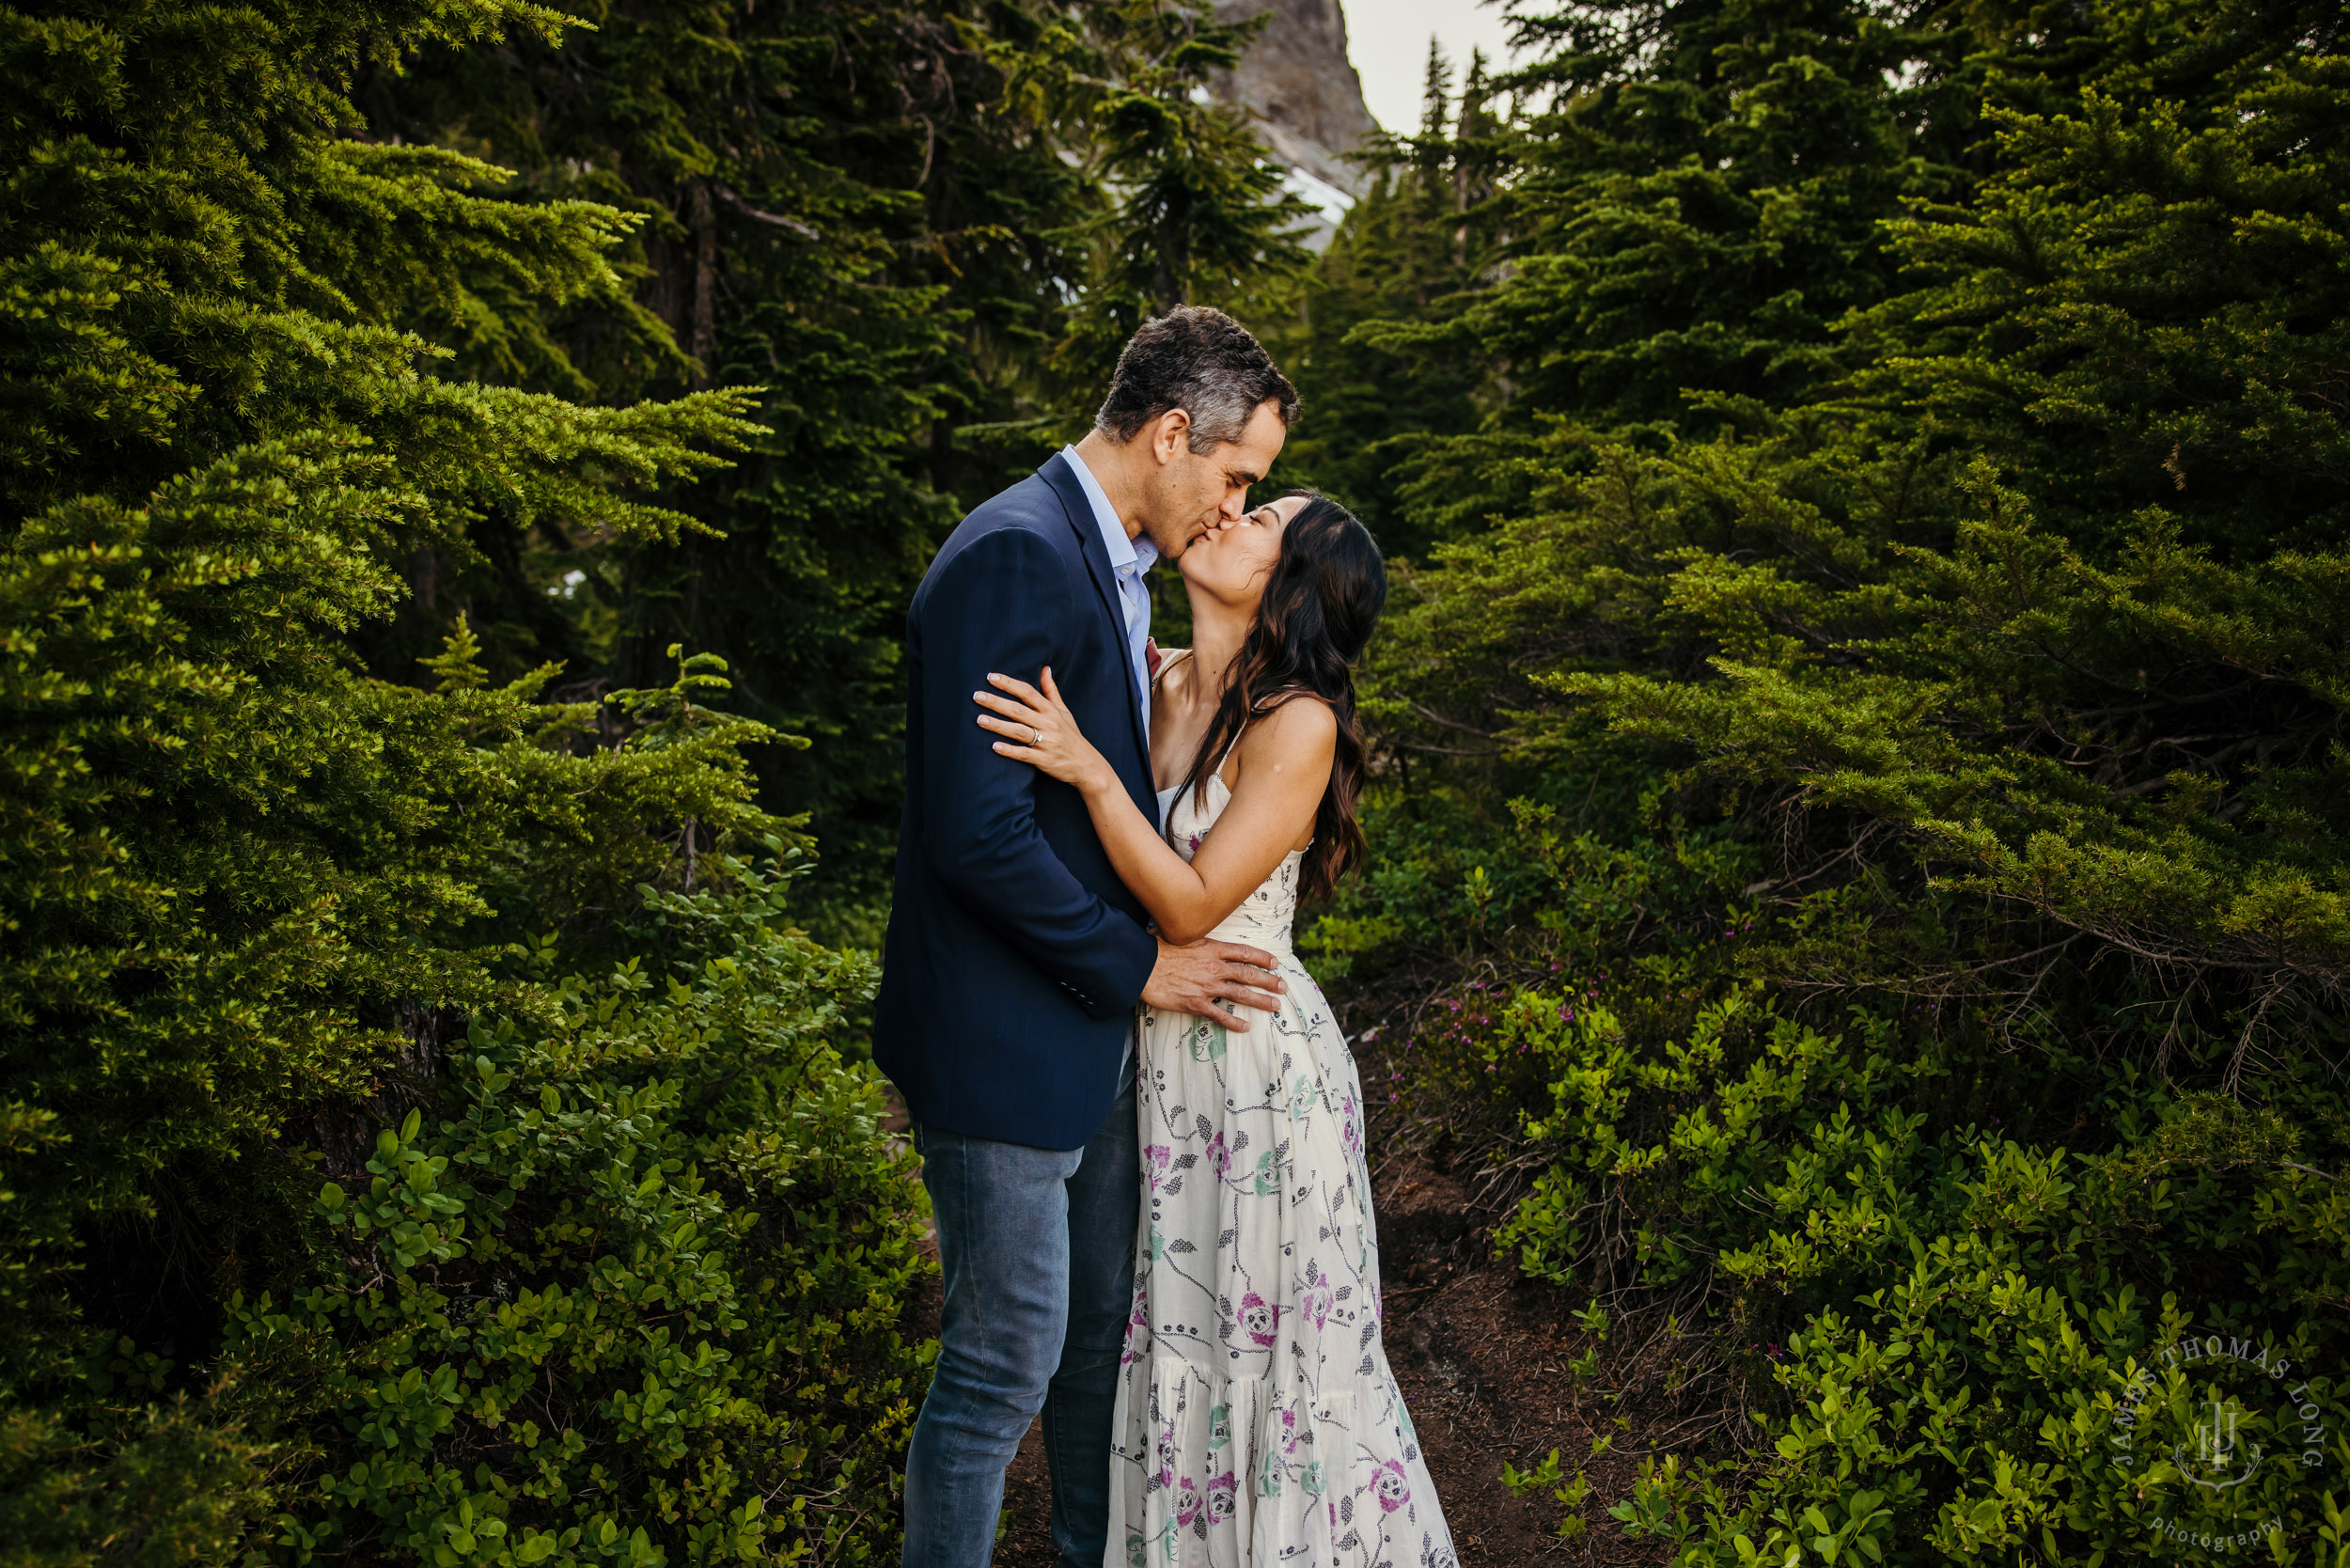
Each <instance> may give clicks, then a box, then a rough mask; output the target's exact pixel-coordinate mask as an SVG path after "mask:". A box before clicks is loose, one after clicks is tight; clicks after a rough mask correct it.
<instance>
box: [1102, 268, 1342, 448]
mask: <svg viewBox="0 0 2350 1568" xmlns="http://www.w3.org/2000/svg"><path fill="white" fill-rule="evenodd" d="M1268 402H1270V403H1272V404H1274V412H1275V413H1276V414H1277V415H1278V416H1280V419H1281V425H1282V428H1283V429H1287V428H1288V427H1289V426H1291V425H1293V424H1295V423H1296V422H1297V388H1295V387H1294V386H1292V385H1291V384H1289V378H1288V377H1287V376H1284V375H1283V374H1281V372H1280V371H1278V370H1277V369H1275V368H1273V356H1272V355H1271V354H1268V353H1265V352H1264V345H1263V344H1261V343H1260V342H1258V341H1257V339H1256V338H1255V337H1253V336H1251V335H1250V333H1249V331H1248V329H1247V328H1246V327H1245V326H1243V325H1241V324H1240V323H1239V322H1238V321H1234V320H1232V318H1230V316H1227V315H1226V314H1224V312H1223V311H1221V310H1212V309H1210V308H1208V307H1207V306H1198V305H1179V306H1176V307H1175V308H1174V309H1172V310H1170V311H1168V312H1167V314H1166V315H1164V316H1161V317H1159V318H1157V319H1156V320H1154V321H1145V322H1143V323H1142V328H1141V330H1140V331H1138V332H1136V334H1135V335H1134V337H1132V338H1130V339H1128V340H1127V343H1126V347H1125V350H1124V352H1122V353H1120V354H1119V356H1118V373H1117V374H1116V375H1114V376H1112V377H1111V378H1110V395H1109V396H1108V397H1106V398H1105V399H1103V400H1102V412H1101V413H1099V414H1096V415H1095V416H1093V428H1094V429H1095V430H1098V431H1101V432H1102V433H1103V434H1104V435H1106V436H1108V437H1109V438H1110V439H1111V440H1113V441H1115V442H1118V443H1119V444H1120V446H1123V445H1124V444H1125V443H1127V442H1129V441H1132V440H1133V439H1134V438H1135V436H1136V434H1137V433H1139V432H1140V431H1141V430H1142V427H1143V426H1145V425H1147V424H1149V423H1151V421H1152V420H1153V419H1156V418H1157V417H1158V416H1160V415H1162V414H1165V413H1167V411H1168V410H1169V409H1176V408H1180V409H1182V410H1183V412H1184V413H1185V414H1188V415H1190V416H1191V436H1190V442H1191V449H1192V450H1193V451H1194V452H1196V453H1199V454H1202V455H1204V454H1206V453H1208V452H1211V451H1214V449H1215V448H1216V447H1221V446H1223V445H1224V444H1226V443H1227V442H1231V441H1238V440H1239V439H1240V438H1241V434H1242V432H1243V431H1246V430H1247V428H1248V419H1249V416H1251V415H1253V414H1255V413H1256V412H1257V410H1258V409H1259V408H1261V407H1262V406H1263V405H1264V404H1266V403H1268Z"/></svg>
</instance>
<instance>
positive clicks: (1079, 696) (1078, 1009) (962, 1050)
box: [873, 455, 1158, 1149]
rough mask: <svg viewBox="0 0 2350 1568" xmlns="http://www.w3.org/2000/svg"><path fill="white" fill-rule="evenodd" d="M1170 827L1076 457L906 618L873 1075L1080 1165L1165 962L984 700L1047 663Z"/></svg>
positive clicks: (1086, 827) (927, 1120)
mask: <svg viewBox="0 0 2350 1568" xmlns="http://www.w3.org/2000/svg"><path fill="white" fill-rule="evenodd" d="M1046 665H1051V666H1053V679H1054V681H1055V682H1057V683H1058V685H1059V688H1060V693H1061V698H1062V699H1063V700H1064V701H1066V702H1067V703H1068V704H1069V707H1070V710H1071V711H1072V712H1073V713H1074V714H1075V715H1076V718H1077V723H1078V724H1079V726H1080V727H1082V728H1083V729H1084V730H1085V733H1086V738H1087V739H1088V740H1089V741H1091V742H1092V743H1093V745H1094V746H1095V747H1096V748H1097V749H1098V750H1100V752H1101V753H1102V755H1103V756H1104V757H1105V758H1107V759H1108V760H1109V762H1110V765H1111V766H1113V767H1114V768H1116V769H1117V770H1118V776H1119V780H1120V782H1121V783H1123V784H1124V785H1125V786H1126V792H1127V793H1128V794H1130V795H1132V796H1133V797H1134V801H1135V804H1136V806H1137V807H1139V808H1141V809H1142V810H1143V812H1144V813H1145V814H1146V815H1152V816H1155V814H1156V812H1157V808H1158V807H1157V797H1156V796H1155V795H1154V794H1153V793H1152V788H1151V746H1150V737H1149V736H1148V735H1147V734H1145V733H1144V729H1143V720H1142V702H1141V698H1140V697H1139V695H1138V693H1137V691H1136V682H1135V673H1134V666H1133V664H1132V662H1131V661H1130V660H1129V658H1128V655H1127V651H1126V635H1125V618H1124V615H1123V613H1122V612H1121V610H1120V605H1119V599H1118V582H1117V579H1116V578H1115V577H1114V576H1113V575H1112V574H1111V571H1110V563H1109V552H1108V551H1107V550H1106V549H1105V547H1104V545H1103V542H1102V531H1101V528H1100V526H1099V525H1097V524H1096V523H1095V522H1094V518H1093V510H1092V508H1091V507H1090V506H1089V505H1088V504H1087V501H1086V495H1085V492H1084V490H1083V489H1082V488H1080V487H1079V485H1078V482H1077V476H1076V475H1075V473H1074V472H1073V471H1072V470H1071V468H1070V466H1069V460H1068V459H1067V458H1066V457H1063V456H1059V455H1056V456H1055V457H1054V458H1053V459H1052V460H1051V461H1050V462H1048V463H1045V465H1044V466H1043V467H1042V468H1041V469H1039V470H1037V473H1036V475H1035V477H1034V478H1026V479H1023V480H1021V481H1020V482H1019V483H1018V484H1016V485H1014V486H1012V487H1011V489H1010V490H1007V491H1005V492H1004V493H1003V494H1000V495H998V496H996V497H995V499H993V500H991V501H989V502H987V503H986V504H985V505H983V506H981V507H980V508H979V510H976V511H974V512H972V513H971V515H970V516H968V517H966V518H964V520H963V523H962V525H961V526H959V527H957V528H956V529H955V531H954V532H953V534H951V535H949V536H948V540H947V542H946V544H945V545H944V546H943V547H942V548H941V549H940V550H939V552H938V557H937V559H935V560H933V561H932V562H931V569H930V571H929V572H925V573H924V574H923V577H922V586H921V587H920V588H917V589H916V590H915V594H914V605H913V608H912V610H911V611H910V612H909V613H908V614H907V617H906V672H907V680H906V804H905V816H904V819H903V821H902V822H901V823H900V825H899V829H898V868H897V890H896V897H895V901H894V902H892V904H891V906H890V912H889V934H888V937H887V939H886V940H885V944H884V946H883V949H882V982H881V998H880V1001H879V1003H878V1005H877V1007H876V1010H875V1016H874V1020H873V1058H874V1060H875V1061H877V1062H878V1063H879V1064H880V1065H881V1069H882V1071H883V1072H885V1073H886V1074H889V1077H890V1080H891V1081H892V1082H893V1083H895V1084H896V1085H897V1086H898V1089H899V1091H900V1092H901V1093H902V1094H903V1095H904V1096H905V1101H906V1108H907V1110H908V1111H910V1112H911V1113H912V1114H913V1116H914V1119H915V1120H916V1121H918V1122H921V1123H922V1124H924V1125H925V1126H929V1127H935V1128H938V1129H940V1130H942V1131H946V1132H951V1133H962V1134H964V1135H966V1136H969V1137H984V1138H992V1139H995V1140H996V1141H997V1142H1002V1143H1023V1144H1027V1145H1030V1146H1032V1147H1035V1148H1040V1149H1075V1148H1078V1147H1080V1146H1081V1145H1083V1144H1084V1143H1085V1141H1086V1140H1087V1139H1088V1138H1089V1137H1092V1136H1093V1134H1094V1132H1095V1130H1096V1129H1097V1128H1099V1127H1100V1126H1101V1124H1102V1119H1103V1117H1104V1116H1105V1115H1106V1114H1107V1113H1108V1111H1109V1106H1110V1102H1111V1100H1112V1099H1113V1098H1114V1097H1115V1095H1116V1093H1117V1091H1118V1087H1119V1085H1118V1081H1117V1080H1118V1073H1119V1066H1120V1062H1121V1061H1122V1060H1123V1059H1124V1057H1125V1052H1126V1043H1127V1035H1128V1031H1129V1030H1131V1029H1132V1028H1133V1027H1134V1010H1135V1004H1136V1002H1137V1001H1139V1000H1140V999H1141V996H1142V988H1143V986H1144V984H1146V983H1147V982H1148V981H1149V980H1150V978H1151V969H1152V964H1154V963H1156V962H1157V958H1158V944H1157V941H1156V940H1155V939H1154V938H1153V937H1152V935H1151V934H1150V933H1149V932H1148V931H1147V930H1145V929H1144V928H1145V925H1146V922H1147V921H1148V919H1149V917H1148V916H1147V915H1146V914H1145V913H1144V911H1143V908H1142V905H1141V904H1140V903H1139V902H1137V901H1136V898H1135V896H1134V895H1133V894H1132V893H1129V892H1128V891H1127V890H1126V887H1125V885H1124V884H1123V883H1121V882H1120V881H1119V880H1118V873H1117V872H1116V871H1114V870H1111V869H1110V861H1109V856H1108V855H1107V854H1106V853H1105V852H1104V850H1103V848H1102V841H1101V839H1099V838H1098V837H1097V836H1096V835H1095V834H1094V831H1093V824H1092V822H1091V821H1090V820H1089V818H1088V817H1087V815H1086V808H1085V801H1084V799H1083V798H1082V797H1081V796H1080V795H1079V794H1078V793H1077V792H1076V791H1075V790H1073V789H1072V788H1071V787H1070V786H1068V785H1066V784H1062V783H1060V782H1058V781H1057V780H1055V779H1051V778H1048V777H1046V776H1044V775H1042V774H1041V773H1039V772H1038V771H1037V770H1036V769H1035V768H1033V767H1030V766H1029V765H1028V764H1027V763H1026V762H1021V761H1015V760H1012V759H1011V758H1008V757H1001V756H998V755H996V753H995V751H994V750H992V749H991V746H992V745H993V744H994V742H995V736H994V735H993V734H991V733H990V732H989V731H987V730H985V729H980V728H979V724H978V722H977V721H978V719H979V712H980V710H979V705H978V704H977V703H975V702H973V701H972V700H971V694H972V693H973V692H976V691H982V690H986V689H988V688H987V674H988V672H989V671H990V670H997V671H1001V672H1002V673H1004V674H1007V675H1017V676H1019V677H1020V678H1021V679H1023V680H1026V681H1031V682H1032V681H1034V680H1036V679H1037V674H1038V671H1039V670H1041V669H1042V667H1043V666H1046Z"/></svg>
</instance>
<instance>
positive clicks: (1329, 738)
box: [1238, 692, 1339, 771]
mask: <svg viewBox="0 0 2350 1568" xmlns="http://www.w3.org/2000/svg"><path fill="white" fill-rule="evenodd" d="M1338 734H1339V716H1338V714H1337V713H1333V712H1332V711H1331V709H1330V704H1329V703H1327V702H1325V701H1324V700H1323V699H1322V698H1319V697H1316V696H1314V695H1313V694H1312V693H1311V692H1293V693H1289V694H1287V695H1285V696H1283V697H1281V698H1277V699H1276V700H1275V701H1274V702H1273V703H1272V705H1271V706H1269V707H1264V708H1261V709H1259V710H1258V713H1257V716H1256V717H1254V718H1252V719H1250V720H1249V721H1248V729H1247V732H1246V734H1244V735H1242V736H1241V744H1240V745H1239V747H1238V750H1239V753H1240V763H1241V767H1242V768H1243V770H1244V771H1245V770H1246V769H1248V768H1250V767H1253V766H1257V765H1259V764H1261V763H1272V764H1274V765H1276V766H1278V765H1280V764H1282V763H1285V762H1290V761H1305V762H1311V761H1317V760H1327V759H1328V757H1329V756H1330V753H1331V751H1332V750H1333V748H1334V747H1335V746H1336V745H1337V743H1338Z"/></svg>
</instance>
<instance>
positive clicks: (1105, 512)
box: [1060, 447, 1159, 736]
mask: <svg viewBox="0 0 2350 1568" xmlns="http://www.w3.org/2000/svg"><path fill="white" fill-rule="evenodd" d="M1060 455H1061V456H1063V457H1065V458H1067V459H1068V460H1069V466H1070V467H1071V468H1073V469H1074V470H1076V474H1077V484H1078V487H1079V488H1080V489H1082V490H1083V491H1084V492H1085V493H1086V499H1087V501H1089V502H1090V503H1091V504H1092V507H1093V522H1094V525H1095V526H1097V527H1099V528H1100V529H1101V530H1102V543H1103V546H1104V547H1105V549H1107V550H1108V551H1109V554H1110V571H1111V572H1114V573H1115V574H1116V575H1117V577H1118V597H1119V602H1120V604H1121V605H1122V606H1123V608H1124V610H1125V612H1126V656H1127V658H1128V660H1129V661H1130V662H1131V663H1132V664H1133V666H1134V671H1135V690H1136V694H1137V695H1138V696H1139V697H1140V698H1142V732H1143V734H1145V735H1146V736H1147V735H1149V734H1150V733H1151V663H1150V660H1149V659H1148V658H1147V657H1146V656H1145V655H1144V653H1143V646H1144V645H1145V644H1146V643H1148V642H1149V641H1150V640H1151V590H1150V589H1149V588H1146V587H1144V586H1143V581H1142V574H1143V573H1144V572H1148V571H1150V570H1151V569H1152V567H1153V566H1156V565H1157V564H1158V560H1159V547H1158V546H1157V545H1155V544H1153V543H1152V542H1151V536H1150V535H1149V534H1144V535H1141V536H1140V537H1138V538H1136V539H1128V538H1127V537H1126V525H1125V524H1123V523H1121V522H1120V521H1119V520H1118V510H1117V509H1116V508H1115V507H1113V506H1111V505H1110V498H1109V493H1108V492H1106V491H1105V490H1104V489H1103V488H1102V481H1101V480H1099V479H1097V478H1094V477H1093V470H1092V469H1090V468H1088V467H1087V466H1086V460H1085V459H1083V458H1081V457H1079V456H1078V455H1077V448H1076V447H1062V448H1061V449H1060Z"/></svg>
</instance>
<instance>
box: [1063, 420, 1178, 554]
mask: <svg viewBox="0 0 2350 1568" xmlns="http://www.w3.org/2000/svg"><path fill="white" fill-rule="evenodd" d="M1060 455H1061V456H1063V457H1065V458H1067V459H1068V460H1069V466H1070V467H1071V468H1073V469H1074V470H1075V471H1076V475H1077V486H1078V488H1079V489H1081V490H1083V491H1084V492H1085V493H1086V501H1087V504H1088V505H1089V506H1091V507H1092V508H1093V523H1094V526H1096V527H1098V528H1100V529H1101V530H1102V543H1103V545H1104V547H1105V548H1106V549H1107V550H1108V551H1109V553H1110V570H1111V571H1113V572H1117V573H1119V574H1120V576H1123V575H1124V574H1125V571H1126V569H1127V568H1128V567H1133V568H1134V569H1136V571H1138V572H1148V571H1150V570H1151V568H1152V567H1153V566H1155V565H1157V564H1158V559H1159V547H1158V546H1157V545H1155V544H1153V543H1152V542H1151V536H1150V535H1149V534H1142V535H1139V536H1137V537H1136V538H1134V539H1128V538H1127V537H1126V525H1125V524H1123V523H1121V522H1120V521H1119V520H1118V509H1117V508H1115V507H1113V506H1111V505H1110V497H1109V493H1108V492H1107V491H1105V490H1104V489H1103V488H1102V481H1101V480H1099V479H1097V478H1094V477H1093V470H1092V469H1090V468H1088V467H1087V466H1086V460H1085V459H1084V458H1082V457H1079V456H1078V455H1077V448H1076V447H1062V448H1061V449H1060Z"/></svg>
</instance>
